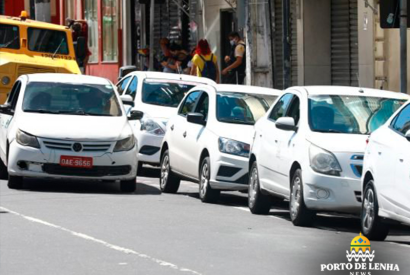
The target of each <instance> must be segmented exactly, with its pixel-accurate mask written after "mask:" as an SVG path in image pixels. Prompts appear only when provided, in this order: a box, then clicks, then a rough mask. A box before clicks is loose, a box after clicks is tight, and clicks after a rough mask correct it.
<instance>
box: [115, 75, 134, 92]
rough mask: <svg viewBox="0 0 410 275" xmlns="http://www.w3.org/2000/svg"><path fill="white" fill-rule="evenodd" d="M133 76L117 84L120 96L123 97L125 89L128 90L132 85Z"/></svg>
mask: <svg viewBox="0 0 410 275" xmlns="http://www.w3.org/2000/svg"><path fill="white" fill-rule="evenodd" d="M131 78H132V76H127V77H124V78H123V79H122V80H121V81H120V82H118V83H117V85H116V86H117V90H118V94H119V95H123V94H124V91H125V89H126V88H127V86H128V84H129V83H130V80H131Z"/></svg>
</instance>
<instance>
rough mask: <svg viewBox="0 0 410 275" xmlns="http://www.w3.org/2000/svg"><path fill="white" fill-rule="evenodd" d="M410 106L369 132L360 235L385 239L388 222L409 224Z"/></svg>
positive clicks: (409, 104)
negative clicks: (372, 131)
mask: <svg viewBox="0 0 410 275" xmlns="http://www.w3.org/2000/svg"><path fill="white" fill-rule="evenodd" d="M409 167H410V103H407V104H406V105H405V106H403V107H402V108H401V109H400V110H399V111H397V112H396V113H395V114H394V115H393V116H392V117H391V118H390V119H389V120H388V121H387V122H386V123H385V124H384V125H383V126H381V127H380V128H379V129H378V130H377V131H375V132H374V133H372V134H371V135H370V138H369V143H368V145H367V147H366V152H365V156H364V164H363V177H362V186H361V190H362V192H363V196H362V201H363V202H362V214H361V227H362V230H361V231H362V233H363V235H365V236H366V237H367V238H369V239H371V240H384V239H385V238H386V237H387V235H388V233H389V223H387V222H391V221H395V222H399V223H404V224H407V225H410V178H409V176H410V172H409Z"/></svg>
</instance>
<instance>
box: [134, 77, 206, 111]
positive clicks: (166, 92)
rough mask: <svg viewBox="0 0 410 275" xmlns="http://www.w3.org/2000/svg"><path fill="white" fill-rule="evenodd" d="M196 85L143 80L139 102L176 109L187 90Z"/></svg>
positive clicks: (172, 81)
mask: <svg viewBox="0 0 410 275" xmlns="http://www.w3.org/2000/svg"><path fill="white" fill-rule="evenodd" d="M196 85H198V84H197V83H192V82H189V83H187V82H185V81H175V80H159V79H158V80H157V79H145V80H144V82H143V84H142V89H141V92H142V93H141V100H142V102H143V103H145V104H151V105H157V106H164V107H171V108H177V107H178V106H179V104H180V103H181V101H182V99H183V98H184V96H185V95H186V94H187V92H188V91H189V90H191V89H192V88H194V87H195V86H196Z"/></svg>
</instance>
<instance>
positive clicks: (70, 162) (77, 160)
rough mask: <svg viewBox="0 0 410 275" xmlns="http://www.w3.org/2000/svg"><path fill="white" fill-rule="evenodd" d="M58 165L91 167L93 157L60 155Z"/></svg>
mask: <svg viewBox="0 0 410 275" xmlns="http://www.w3.org/2000/svg"><path fill="white" fill-rule="evenodd" d="M60 165H61V166H67V167H81V168H92V167H93V158H90V157H73V156H61V157H60Z"/></svg>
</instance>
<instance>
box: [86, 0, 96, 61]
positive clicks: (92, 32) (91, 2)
mask: <svg viewBox="0 0 410 275" xmlns="http://www.w3.org/2000/svg"><path fill="white" fill-rule="evenodd" d="M84 17H85V20H86V21H87V24H88V48H89V50H90V52H91V55H90V59H89V60H88V62H90V63H93V62H98V5H97V0H87V1H84Z"/></svg>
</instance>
